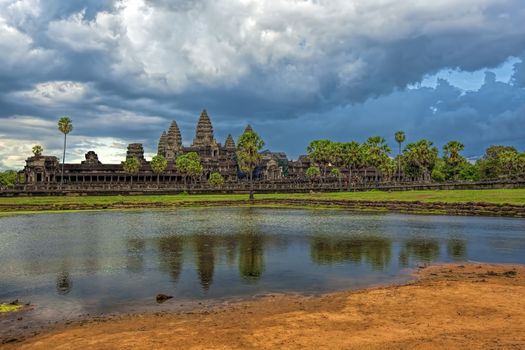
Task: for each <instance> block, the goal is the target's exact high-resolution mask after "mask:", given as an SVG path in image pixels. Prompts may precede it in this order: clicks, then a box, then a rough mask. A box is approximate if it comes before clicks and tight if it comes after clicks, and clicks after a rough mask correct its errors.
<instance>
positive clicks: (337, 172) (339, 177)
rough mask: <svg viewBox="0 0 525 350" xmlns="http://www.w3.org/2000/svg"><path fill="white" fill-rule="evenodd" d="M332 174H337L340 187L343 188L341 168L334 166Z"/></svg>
mask: <svg viewBox="0 0 525 350" xmlns="http://www.w3.org/2000/svg"><path fill="white" fill-rule="evenodd" d="M330 175H332V176H335V177H336V178H337V181H338V182H339V189H341V187H342V186H341V170H339V168H332V169H331V170H330Z"/></svg>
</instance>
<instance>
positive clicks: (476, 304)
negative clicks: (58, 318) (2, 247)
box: [3, 263, 525, 349]
mask: <svg viewBox="0 0 525 350" xmlns="http://www.w3.org/2000/svg"><path fill="white" fill-rule="evenodd" d="M416 277H417V279H415V280H414V281H412V282H409V283H406V284H403V285H392V286H385V287H373V288H368V289H364V290H360V291H354V292H337V293H330V294H324V295H321V296H311V297H309V296H299V295H269V296H266V297H263V298H259V299H254V300H248V301H237V302H228V303H223V304H219V305H216V306H203V305H200V306H198V307H196V308H195V309H192V310H189V311H188V310H186V311H184V312H167V313H165V312H161V313H155V314H152V313H147V314H137V315H122V316H113V317H102V318H95V319H91V320H89V321H81V322H73V323H71V324H69V325H61V326H58V327H56V328H55V329H52V330H50V331H46V332H44V333H42V334H41V335H38V336H36V337H32V338H29V339H26V340H24V341H23V342H16V343H9V344H4V345H3V347H5V348H6V349H16V348H21V349H29V348H31V349H55V348H83V349H117V348H123V347H124V348H134V349H150V348H159V349H163V348H166V349H168V348H206V349H218V348H229V349H252V348H254V349H255V348H268V349H270V348H290V349H295V348H297V349H298V348H334V349H340V348H345V349H354V348H355V349H359V348H367V349H390V348H392V349H398V348H403V349H405V348H406V349H412V348H413V349H416V348H417V349H442V348H469V349H487V348H494V349H514V348H523V347H525V300H524V299H523V295H525V266H522V265H492V264H478V263H468V264H463V265H459V264H455V265H434V266H430V267H426V268H422V269H419V270H418V271H416ZM168 302H169V301H168Z"/></svg>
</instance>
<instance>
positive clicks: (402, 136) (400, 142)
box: [394, 131, 406, 179]
mask: <svg viewBox="0 0 525 350" xmlns="http://www.w3.org/2000/svg"><path fill="white" fill-rule="evenodd" d="M394 136H395V138H396V142H397V144H398V145H399V151H398V153H397V178H398V179H400V178H401V147H402V145H403V142H405V138H406V135H405V132H404V131H398V132H396V133H395V135H394Z"/></svg>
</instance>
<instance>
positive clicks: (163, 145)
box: [157, 131, 168, 157]
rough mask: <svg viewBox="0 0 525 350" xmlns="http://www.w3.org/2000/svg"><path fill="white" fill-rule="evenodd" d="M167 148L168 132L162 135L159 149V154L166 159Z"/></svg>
mask: <svg viewBox="0 0 525 350" xmlns="http://www.w3.org/2000/svg"><path fill="white" fill-rule="evenodd" d="M167 146H168V136H167V135H166V131H163V132H162V135H160V139H159V146H158V148H157V154H158V155H159V156H163V157H166V149H167Z"/></svg>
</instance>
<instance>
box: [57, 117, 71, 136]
mask: <svg viewBox="0 0 525 350" xmlns="http://www.w3.org/2000/svg"><path fill="white" fill-rule="evenodd" d="M58 130H59V131H60V132H61V133H63V134H64V135H67V134H69V133H70V132H71V131H73V123H72V122H71V119H70V118H69V117H66V116H64V117H62V118H60V119H59V120H58Z"/></svg>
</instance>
